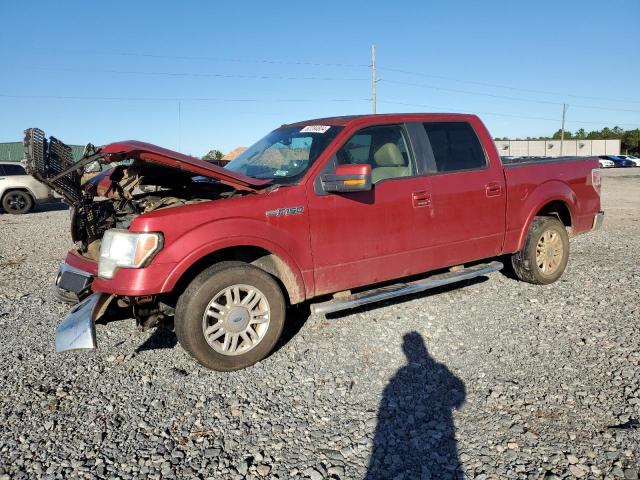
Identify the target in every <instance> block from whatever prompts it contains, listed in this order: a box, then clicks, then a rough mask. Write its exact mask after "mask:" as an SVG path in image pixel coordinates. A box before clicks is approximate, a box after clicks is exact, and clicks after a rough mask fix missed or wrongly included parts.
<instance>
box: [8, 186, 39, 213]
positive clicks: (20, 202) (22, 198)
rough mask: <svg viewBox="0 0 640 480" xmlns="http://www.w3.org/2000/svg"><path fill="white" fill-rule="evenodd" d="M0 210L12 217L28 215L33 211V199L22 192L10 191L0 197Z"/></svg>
mask: <svg viewBox="0 0 640 480" xmlns="http://www.w3.org/2000/svg"><path fill="white" fill-rule="evenodd" d="M2 208H3V209H4V211H5V212H7V213H11V214H13V215H20V214H23V213H29V212H30V211H31V210H32V209H33V198H31V195H29V194H28V193H27V192H23V191H22V190H10V191H8V192H7V193H5V194H4V197H2Z"/></svg>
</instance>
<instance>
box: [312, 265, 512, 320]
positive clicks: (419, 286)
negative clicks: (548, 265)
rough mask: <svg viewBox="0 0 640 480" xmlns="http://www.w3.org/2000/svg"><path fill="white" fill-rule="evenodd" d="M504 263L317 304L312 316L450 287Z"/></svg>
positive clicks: (495, 270)
mask: <svg viewBox="0 0 640 480" xmlns="http://www.w3.org/2000/svg"><path fill="white" fill-rule="evenodd" d="M503 266H504V265H502V263H500V262H491V263H483V264H480V265H474V266H473V267H468V268H464V269H462V270H458V271H455V272H446V273H441V274H438V275H432V276H430V277H428V278H423V279H421V280H416V281H414V282H409V283H396V284H395V285H389V286H387V287H381V288H376V289H374V290H369V291H366V292H359V293H355V294H353V295H349V296H348V297H344V298H339V299H337V298H334V299H333V300H329V301H328V302H323V303H316V304H314V305H311V313H312V314H316V313H317V314H325V313H333V312H339V311H340V310H348V309H350V308H356V307H359V306H361V305H366V304H367V303H374V302H381V301H383V300H389V299H390V298H395V297H401V296H403V295H411V294H412V293H419V292H424V291H425V290H430V289H432V288H437V287H441V286H443V285H449V284H450V283H455V282H460V281H462V280H469V279H470V278H475V277H480V276H482V275H487V274H488V273H492V272H497V271H498V270H501V269H502V267H503Z"/></svg>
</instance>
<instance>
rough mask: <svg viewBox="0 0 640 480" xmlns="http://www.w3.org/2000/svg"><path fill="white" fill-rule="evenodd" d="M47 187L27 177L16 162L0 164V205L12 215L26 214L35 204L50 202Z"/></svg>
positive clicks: (51, 193)
mask: <svg viewBox="0 0 640 480" xmlns="http://www.w3.org/2000/svg"><path fill="white" fill-rule="evenodd" d="M52 197H53V192H52V191H51V189H50V188H49V187H47V186H46V185H44V184H43V183H41V182H39V181H37V180H36V179H35V178H33V177H32V176H31V175H28V174H27V172H26V171H25V168H24V167H23V166H22V165H21V164H19V163H17V162H0V205H2V209H3V210H4V211H5V212H7V213H11V214H14V215H18V214H22V213H28V212H30V211H31V210H33V207H34V205H35V204H37V203H43V202H47V201H49V200H51V199H52Z"/></svg>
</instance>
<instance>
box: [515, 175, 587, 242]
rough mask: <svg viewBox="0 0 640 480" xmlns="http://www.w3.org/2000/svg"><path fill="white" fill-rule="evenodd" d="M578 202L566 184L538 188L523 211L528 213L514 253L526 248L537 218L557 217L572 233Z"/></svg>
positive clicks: (558, 183)
mask: <svg viewBox="0 0 640 480" xmlns="http://www.w3.org/2000/svg"><path fill="white" fill-rule="evenodd" d="M577 201H578V200H577V196H576V193H575V192H574V191H573V190H572V189H571V187H569V185H567V184H566V183H564V182H560V181H550V182H546V183H544V184H542V185H540V186H539V187H538V188H536V189H535V190H534V191H533V192H532V194H531V195H529V197H528V202H527V204H526V205H525V207H524V208H523V210H522V211H523V212H526V217H525V222H524V224H523V228H522V230H520V234H519V235H518V241H517V247H516V248H515V249H514V250H513V251H520V250H521V249H522V248H523V247H524V243H525V241H526V239H527V234H528V233H529V229H530V228H531V223H532V222H533V219H534V218H536V217H537V216H553V217H556V218H557V219H558V220H560V222H562V224H563V225H564V226H565V227H566V228H568V229H569V233H571V229H572V227H573V226H574V220H575V212H576V209H577V207H576V204H577Z"/></svg>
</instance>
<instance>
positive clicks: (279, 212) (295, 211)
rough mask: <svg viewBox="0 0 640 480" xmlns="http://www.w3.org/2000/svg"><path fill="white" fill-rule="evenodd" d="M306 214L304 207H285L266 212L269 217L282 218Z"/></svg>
mask: <svg viewBox="0 0 640 480" xmlns="http://www.w3.org/2000/svg"><path fill="white" fill-rule="evenodd" d="M302 212H304V207H283V208H276V209H275V210H268V211H266V212H265V215H266V216H267V217H280V216H283V215H299V214H301V213H302Z"/></svg>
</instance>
